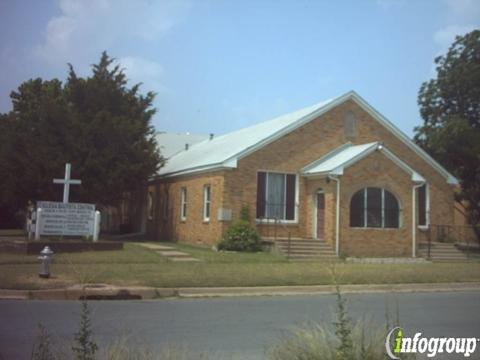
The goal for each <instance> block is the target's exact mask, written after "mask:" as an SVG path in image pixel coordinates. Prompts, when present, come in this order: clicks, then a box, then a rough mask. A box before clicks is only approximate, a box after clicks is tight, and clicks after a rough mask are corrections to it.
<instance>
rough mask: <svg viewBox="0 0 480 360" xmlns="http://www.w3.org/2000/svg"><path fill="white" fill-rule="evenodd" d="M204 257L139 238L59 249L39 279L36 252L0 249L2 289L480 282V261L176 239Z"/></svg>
mask: <svg viewBox="0 0 480 360" xmlns="http://www.w3.org/2000/svg"><path fill="white" fill-rule="evenodd" d="M168 245H171V246H173V247H176V248H177V249H178V250H181V251H184V252H188V253H190V254H191V255H192V256H193V257H196V258H197V259H200V260H203V261H202V262H196V263H175V262H171V261H169V260H167V259H166V258H165V257H163V256H161V255H159V254H157V253H156V252H155V251H152V250H149V249H146V248H143V247H142V246H140V245H138V244H136V243H125V249H124V250H123V251H122V250H119V251H98V252H83V253H71V254H56V255H55V261H54V263H53V265H52V267H51V272H52V278H50V279H48V280H45V279H39V278H38V275H37V274H38V270H39V265H38V260H37V255H13V254H0V288H4V289H5V288H9V289H38V288H54V287H62V286H66V285H72V284H75V283H87V282H88V283H108V284H114V285H144V286H153V287H190V286H199V287H204V286H267V285H320V284H331V283H332V280H333V279H332V269H333V267H335V272H336V273H337V274H338V275H337V278H338V280H339V282H340V283H344V284H367V283H368V284H370V283H371V284H385V283H426V282H473V281H480V262H478V261H475V262H472V263H455V264H454V265H453V264H449V263H444V264H443V263H442V264H428V263H426V264H351V263H343V262H338V263H336V264H335V265H332V264H329V263H322V262H306V263H295V262H288V261H287V260H286V259H285V258H284V257H282V256H279V255H275V254H267V253H256V254H248V253H247V254H245V253H217V252H214V251H212V250H210V249H204V248H198V247H192V246H187V245H179V244H171V243H168Z"/></svg>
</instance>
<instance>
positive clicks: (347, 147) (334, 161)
mask: <svg viewBox="0 0 480 360" xmlns="http://www.w3.org/2000/svg"><path fill="white" fill-rule="evenodd" d="M374 151H380V152H381V153H382V154H384V155H385V156H386V157H388V158H389V159H390V160H392V161H393V162H394V163H395V164H396V165H397V166H398V167H400V168H401V169H402V170H404V171H405V172H407V173H409V174H410V175H411V178H412V181H414V182H419V183H421V182H425V179H424V178H423V177H422V176H421V175H420V174H418V173H417V172H416V171H415V170H413V169H412V168H411V167H410V166H408V165H407V164H405V163H404V162H403V161H402V160H400V159H399V158H398V157H397V156H396V155H395V154H393V153H392V152H391V151H390V150H388V149H387V148H386V147H385V146H384V145H383V144H382V143H381V142H379V141H375V142H372V143H368V144H362V145H352V144H351V143H347V144H344V145H342V146H340V147H338V148H336V149H335V150H333V151H331V152H330V153H328V154H327V155H325V156H322V157H321V158H320V159H318V160H317V161H314V162H313V163H311V164H309V165H307V166H305V167H304V168H303V169H302V174H303V175H305V176H325V175H343V171H344V170H345V169H346V168H347V167H349V166H350V165H353V164H354V163H356V162H357V161H360V160H362V159H363V158H365V157H367V156H368V155H370V154H372V153H373V152H374Z"/></svg>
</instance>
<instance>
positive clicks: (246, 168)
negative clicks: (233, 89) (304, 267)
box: [146, 91, 458, 257]
mask: <svg viewBox="0 0 480 360" xmlns="http://www.w3.org/2000/svg"><path fill="white" fill-rule="evenodd" d="M176 146H177V151H176V152H174V153H170V154H168V155H167V157H168V160H167V162H166V165H165V166H164V167H163V168H161V170H160V172H159V173H158V174H157V176H156V177H155V178H153V179H152V180H151V182H150V183H149V186H148V196H147V203H148V210H147V224H146V230H147V233H148V235H149V236H150V238H152V239H156V240H165V241H178V242H182V243H190V244H203V245H209V246H211V245H214V244H216V243H217V242H218V241H219V240H220V239H221V237H222V234H223V233H224V231H225V230H226V229H227V228H228V227H229V226H230V224H231V223H232V221H234V220H235V219H237V218H238V217H239V213H240V210H241V208H242V207H245V206H246V207H248V209H249V213H250V217H251V223H252V225H253V226H255V227H256V228H257V230H258V232H259V233H260V234H261V235H263V236H271V234H272V232H273V231H275V234H276V235H277V236H278V237H286V236H287V234H290V236H291V238H292V241H296V240H298V239H315V240H318V241H322V242H324V243H325V244H326V245H327V246H329V247H330V248H331V249H332V251H333V252H334V253H335V254H336V255H337V256H340V255H345V256H403V257H415V256H417V250H418V244H419V243H420V242H422V241H425V240H426V239H425V237H426V231H425V230H426V229H428V227H429V224H442V225H453V223H454V190H455V187H456V186H457V184H458V182H457V179H455V177H453V176H452V175H451V174H450V173H448V171H446V170H445V169H444V168H443V167H442V166H441V165H440V164H439V163H437V162H436V161H435V160H434V159H432V158H431V157H430V156H429V155H428V154H426V153H425V152H424V151H423V150H422V149H420V148H419V147H418V146H417V145H416V144H415V143H413V141H412V140H411V139H410V138H409V137H408V136H407V135H405V134H404V133H403V132H402V131H400V130H399V129H398V128H397V127H396V126H395V125H394V124H392V123H391V122H390V121H389V120H387V119H386V118H385V117H384V116H382V115H381V114H380V113H379V112H378V111H377V110H375V109H374V108H373V107H372V106H370V105H369V104H368V103H367V102H366V101H365V100H363V99H362V98H361V97H360V96H359V95H358V94H356V93H355V92H353V91H352V92H348V93H346V94H344V95H342V96H340V97H338V98H336V99H333V100H329V101H326V102H322V103H319V104H317V105H314V106H310V107H307V108H304V109H301V110H298V111H295V112H292V113H289V114H286V115H283V116H280V117H278V118H275V119H273V120H269V121H266V122H262V123H260V124H257V125H254V126H250V127H248V128H244V129H240V130H237V131H234V132H231V133H228V134H225V135H221V136H216V137H214V136H210V137H208V136H207V137H200V138H196V139H195V141H194V142H192V143H191V144H187V145H185V143H179V142H178V143H177V144H176Z"/></svg>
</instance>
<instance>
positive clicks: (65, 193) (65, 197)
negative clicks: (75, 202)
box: [53, 163, 82, 204]
mask: <svg viewBox="0 0 480 360" xmlns="http://www.w3.org/2000/svg"><path fill="white" fill-rule="evenodd" d="M71 169H72V165H70V163H66V164H65V179H53V183H54V184H63V202H64V203H65V204H66V203H68V196H69V194H70V185H80V184H81V183H82V181H81V180H72V179H70V170H71Z"/></svg>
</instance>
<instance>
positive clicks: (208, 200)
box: [203, 184, 212, 222]
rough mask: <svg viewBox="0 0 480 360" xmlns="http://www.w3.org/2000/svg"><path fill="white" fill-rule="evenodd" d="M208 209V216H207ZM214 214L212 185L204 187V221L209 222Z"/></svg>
mask: <svg viewBox="0 0 480 360" xmlns="http://www.w3.org/2000/svg"><path fill="white" fill-rule="evenodd" d="M207 209H208V214H207ZM211 213H212V188H211V186H210V184H207V185H204V186H203V221H204V222H209V221H210V215H211Z"/></svg>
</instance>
